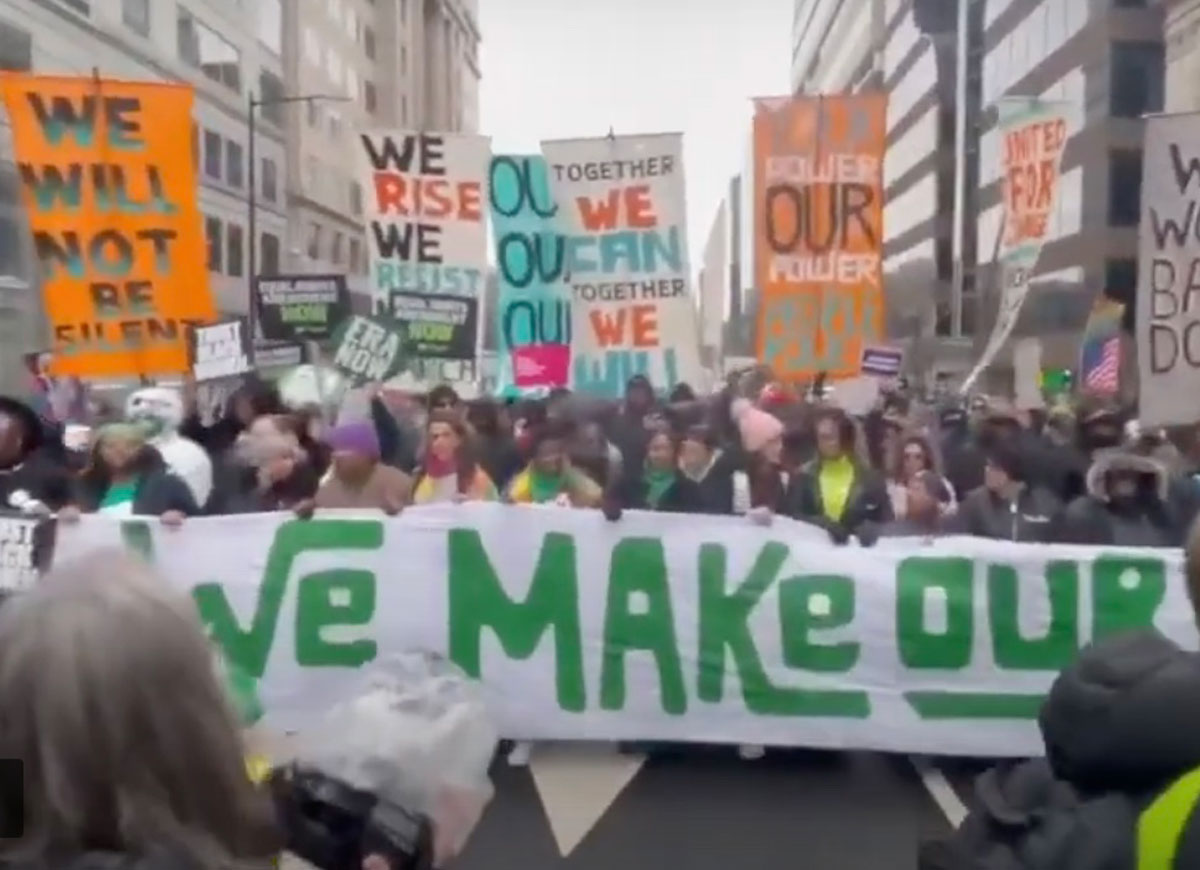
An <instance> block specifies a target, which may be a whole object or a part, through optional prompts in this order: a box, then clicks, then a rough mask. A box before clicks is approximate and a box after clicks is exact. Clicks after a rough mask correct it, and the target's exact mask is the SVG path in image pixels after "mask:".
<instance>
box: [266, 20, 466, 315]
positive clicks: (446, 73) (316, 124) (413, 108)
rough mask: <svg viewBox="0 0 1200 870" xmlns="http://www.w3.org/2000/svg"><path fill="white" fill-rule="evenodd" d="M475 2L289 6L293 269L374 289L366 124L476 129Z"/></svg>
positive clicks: (290, 254)
mask: <svg viewBox="0 0 1200 870" xmlns="http://www.w3.org/2000/svg"><path fill="white" fill-rule="evenodd" d="M476 21H477V19H476V9H475V2H474V0H308V2H304V3H288V4H286V5H285V9H284V33H285V40H284V43H285V50H284V67H285V70H286V80H287V91H288V93H289V94H290V95H292V96H310V95H312V96H314V99H312V100H308V101H305V102H301V103H297V104H295V105H293V106H291V107H290V108H289V109H288V111H287V112H286V113H285V114H286V115H287V128H288V152H289V175H288V203H289V217H290V226H291V238H290V241H289V250H288V256H287V257H286V258H285V259H284V263H285V264H286V266H287V268H289V269H296V270H299V271H329V272H346V273H348V274H350V275H351V287H352V289H355V290H358V291H362V290H364V289H365V282H364V280H363V276H364V275H365V273H366V269H367V254H366V240H365V237H364V235H363V225H362V216H363V207H364V196H365V192H364V190H363V189H362V185H361V184H360V182H359V178H358V162H357V160H358V144H357V142H356V141H355V140H354V131H355V130H356V129H362V128H384V129H386V128H402V129H414V130H448V131H452V132H454V131H470V132H474V131H475V130H476V129H477V125H478V117H479V109H478V102H479V97H478V92H479V65H478V60H477V58H478V46H479V30H478V25H477V23H476Z"/></svg>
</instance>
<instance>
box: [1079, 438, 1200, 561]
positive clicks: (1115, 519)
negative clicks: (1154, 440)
mask: <svg viewBox="0 0 1200 870" xmlns="http://www.w3.org/2000/svg"><path fill="white" fill-rule="evenodd" d="M1119 470H1124V471H1126V472H1130V473H1135V474H1139V475H1142V477H1143V486H1142V492H1141V494H1140V495H1139V496H1138V497H1137V498H1135V499H1132V500H1128V501H1115V500H1113V499H1112V498H1111V496H1110V494H1109V492H1108V486H1107V477H1108V474H1109V473H1110V472H1112V471H1119ZM1086 485H1087V494H1086V495H1083V496H1081V497H1079V498H1077V499H1075V501H1073V502H1072V503H1071V504H1070V505H1068V506H1067V510H1066V512H1065V513H1064V514H1063V522H1062V527H1061V529H1060V532H1059V534H1058V540H1059V541H1061V542H1062V543H1066V544H1091V545H1095V546H1115V547H1178V546H1181V545H1182V544H1183V538H1184V535H1185V534H1186V531H1187V528H1186V526H1185V525H1184V524H1183V521H1182V519H1181V517H1180V515H1179V511H1178V505H1177V504H1176V503H1175V501H1174V500H1173V499H1172V498H1171V486H1170V480H1169V478H1168V474H1167V470H1166V468H1164V467H1163V466H1162V465H1161V464H1159V463H1158V462H1156V461H1155V460H1153V459H1151V458H1149V457H1145V456H1139V455H1137V454H1132V453H1127V452H1124V451H1106V452H1102V453H1100V454H1097V457H1096V460H1095V461H1094V462H1093V463H1092V467H1091V468H1089V469H1088V473H1087V479H1086Z"/></svg>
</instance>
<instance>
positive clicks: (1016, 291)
mask: <svg viewBox="0 0 1200 870" xmlns="http://www.w3.org/2000/svg"><path fill="white" fill-rule="evenodd" d="M999 112H1000V122H999V127H998V129H999V133H1000V136H1001V141H1002V148H1001V151H1000V155H999V159H1000V162H1001V177H1002V178H1003V190H1004V216H1003V223H1002V225H1001V227H1000V236H999V238H998V239H997V256H998V257H999V260H1000V293H1001V296H1000V309H999V311H998V312H997V314H996V323H995V326H993V327H992V332H991V335H989V336H988V343H987V345H986V346H985V347H984V349H983V354H982V355H981V356H980V357H979V361H978V362H976V363H975V367H974V368H973V369H971V371H970V373H969V374H968V375H967V377H966V378H965V379H964V381H963V383H962V386H961V388H960V390H961V392H963V393H968V392H970V390H971V388H972V387H973V386H974V385H975V382H976V381H977V380H978V379H979V376H980V375H982V374H983V373H984V372H985V371H986V370H987V368H988V366H990V365H991V364H992V362H993V361H994V360H995V359H996V355H997V354H998V353H1000V349H1001V348H1003V347H1004V345H1005V343H1006V342H1007V341H1008V339H1009V336H1011V335H1012V333H1013V330H1014V329H1016V326H1017V320H1018V318H1019V317H1020V314H1021V308H1022V307H1023V306H1024V304H1025V297H1026V296H1028V295H1029V285H1030V281H1032V279H1033V275H1034V271H1035V270H1036V269H1037V262H1038V259H1039V258H1040V257H1041V255H1042V247H1043V246H1044V245H1045V244H1046V241H1047V240H1048V239H1051V238H1053V234H1054V232H1055V229H1056V228H1055V226H1054V225H1053V219H1054V215H1055V214H1056V212H1057V209H1058V198H1059V187H1060V185H1059V173H1060V165H1061V163H1062V153H1063V149H1064V148H1066V147H1067V139H1068V138H1069V137H1070V135H1071V130H1070V125H1069V124H1068V122H1067V112H1068V107H1067V106H1065V105H1063V104H1062V103H1056V102H1046V101H1044V100H1039V99H1030V98H1027V97H1008V98H1005V99H1004V100H1002V101H1001V102H1000V105H999Z"/></svg>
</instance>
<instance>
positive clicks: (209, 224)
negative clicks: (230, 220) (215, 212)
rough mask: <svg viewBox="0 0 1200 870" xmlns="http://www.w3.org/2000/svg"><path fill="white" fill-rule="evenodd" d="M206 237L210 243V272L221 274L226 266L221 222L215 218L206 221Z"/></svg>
mask: <svg viewBox="0 0 1200 870" xmlns="http://www.w3.org/2000/svg"><path fill="white" fill-rule="evenodd" d="M204 237H205V239H207V241H208V271H210V272H220V271H221V270H222V269H223V268H224V265H225V258H224V257H223V256H222V252H223V251H224V240H223V239H222V238H221V222H220V221H219V220H218V219H217V218H215V217H206V218H205V219H204Z"/></svg>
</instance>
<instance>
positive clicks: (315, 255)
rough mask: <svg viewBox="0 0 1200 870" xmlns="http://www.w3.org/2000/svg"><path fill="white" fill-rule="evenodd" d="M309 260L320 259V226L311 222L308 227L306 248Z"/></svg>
mask: <svg viewBox="0 0 1200 870" xmlns="http://www.w3.org/2000/svg"><path fill="white" fill-rule="evenodd" d="M306 250H307V253H308V258H309V259H310V260H319V259H321V225H320V224H319V223H317V222H316V221H313V222H312V223H310V224H309V225H308V245H307V246H306Z"/></svg>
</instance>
